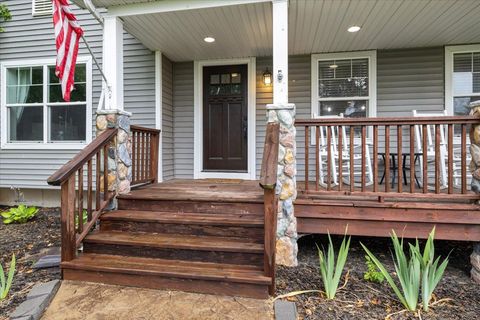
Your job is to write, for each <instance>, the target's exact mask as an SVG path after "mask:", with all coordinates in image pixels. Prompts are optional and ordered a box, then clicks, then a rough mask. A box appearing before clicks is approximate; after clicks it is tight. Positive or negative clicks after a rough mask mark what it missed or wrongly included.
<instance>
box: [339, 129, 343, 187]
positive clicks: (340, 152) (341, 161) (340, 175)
mask: <svg viewBox="0 0 480 320" xmlns="http://www.w3.org/2000/svg"><path fill="white" fill-rule="evenodd" d="M342 186H343V126H338V190H339V191H342V189H343V188H342Z"/></svg>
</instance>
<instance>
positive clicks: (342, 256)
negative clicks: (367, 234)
mask: <svg viewBox="0 0 480 320" xmlns="http://www.w3.org/2000/svg"><path fill="white" fill-rule="evenodd" d="M350 240H351V237H348V240H347V236H346V235H345V236H344V237H343V241H342V244H341V245H340V249H339V250H338V257H337V262H336V263H335V250H334V249H333V242H332V238H331V237H330V234H328V242H329V243H328V251H327V253H325V252H324V251H325V250H320V248H319V247H318V245H317V248H318V258H319V262H320V274H321V276H322V281H323V286H324V287H325V294H326V295H327V298H328V299H333V298H335V294H336V293H337V288H338V283H339V282H340V277H341V276H342V272H343V268H344V267H345V262H346V261H347V256H348V250H349V247H350Z"/></svg>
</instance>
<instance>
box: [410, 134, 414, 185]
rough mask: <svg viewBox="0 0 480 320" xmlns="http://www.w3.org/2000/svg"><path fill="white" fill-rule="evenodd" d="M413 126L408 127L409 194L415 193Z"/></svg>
mask: <svg viewBox="0 0 480 320" xmlns="http://www.w3.org/2000/svg"><path fill="white" fill-rule="evenodd" d="M414 130H415V126H414V125H410V193H414V192H415V135H414Z"/></svg>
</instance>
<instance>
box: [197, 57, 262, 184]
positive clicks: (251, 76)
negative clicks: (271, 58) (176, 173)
mask: <svg viewBox="0 0 480 320" xmlns="http://www.w3.org/2000/svg"><path fill="white" fill-rule="evenodd" d="M237 64H246V65H247V69H248V71H247V72H248V98H247V104H248V106H247V110H248V140H247V150H248V151H247V153H248V160H247V167H248V169H247V172H221V171H218V172H203V67H210V66H228V65H237ZM193 77H194V85H193V86H194V88H193V91H194V97H193V106H194V115H193V116H194V139H193V140H194V144H193V158H194V161H193V178H194V179H208V178H213V179H244V180H255V178H256V166H255V157H256V152H255V151H256V148H255V133H256V126H255V111H256V110H255V105H256V104H255V99H256V98H255V93H256V59H255V57H250V58H238V59H215V60H196V61H195V62H194V72H193Z"/></svg>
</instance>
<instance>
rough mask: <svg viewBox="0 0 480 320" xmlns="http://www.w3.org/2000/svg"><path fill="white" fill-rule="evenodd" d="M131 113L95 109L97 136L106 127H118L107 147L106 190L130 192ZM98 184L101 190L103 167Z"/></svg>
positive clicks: (117, 192)
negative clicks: (114, 136) (115, 134)
mask: <svg viewBox="0 0 480 320" xmlns="http://www.w3.org/2000/svg"><path fill="white" fill-rule="evenodd" d="M130 117H131V114H130V113H128V112H125V111H119V110H100V111H97V119H96V127H97V136H98V135H100V134H101V133H102V132H103V131H105V130H107V129H108V128H118V133H117V136H116V138H115V139H114V140H113V141H112V143H111V144H110V146H109V148H108V190H109V191H115V193H116V194H117V195H118V194H124V193H128V192H130V182H131V181H132V157H131V156H132V141H131V135H130ZM101 169H102V174H101V175H100V179H101V181H100V186H101V191H102V192H103V167H102V168H101Z"/></svg>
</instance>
